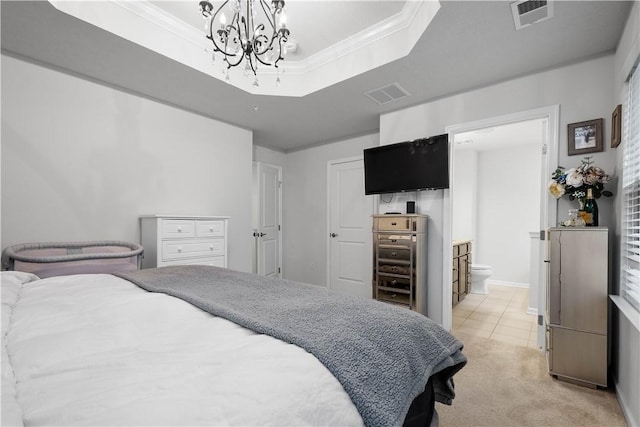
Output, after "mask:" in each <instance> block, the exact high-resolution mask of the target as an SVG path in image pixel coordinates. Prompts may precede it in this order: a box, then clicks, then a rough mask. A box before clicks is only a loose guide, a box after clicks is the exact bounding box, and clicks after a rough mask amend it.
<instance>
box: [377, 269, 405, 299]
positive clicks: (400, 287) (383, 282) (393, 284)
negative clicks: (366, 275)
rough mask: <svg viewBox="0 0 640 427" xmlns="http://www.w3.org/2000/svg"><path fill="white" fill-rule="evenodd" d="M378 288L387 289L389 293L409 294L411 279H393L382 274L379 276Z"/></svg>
mask: <svg viewBox="0 0 640 427" xmlns="http://www.w3.org/2000/svg"><path fill="white" fill-rule="evenodd" d="M378 287H379V288H386V289H387V290H388V291H398V292H404V293H407V294H408V293H409V291H410V290H411V279H410V278H408V277H405V278H403V277H393V276H385V275H384V274H380V275H379V276H378Z"/></svg>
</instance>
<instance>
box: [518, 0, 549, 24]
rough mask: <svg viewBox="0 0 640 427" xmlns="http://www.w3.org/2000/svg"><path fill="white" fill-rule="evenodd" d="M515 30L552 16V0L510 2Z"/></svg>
mask: <svg viewBox="0 0 640 427" xmlns="http://www.w3.org/2000/svg"><path fill="white" fill-rule="evenodd" d="M511 12H512V13H513V21H514V22H515V24H516V30H519V29H521V28H524V27H528V26H529V25H533V24H537V23H538V22H542V21H544V20H546V19H549V18H552V17H553V2H551V1H537V0H522V1H517V2H515V3H511Z"/></svg>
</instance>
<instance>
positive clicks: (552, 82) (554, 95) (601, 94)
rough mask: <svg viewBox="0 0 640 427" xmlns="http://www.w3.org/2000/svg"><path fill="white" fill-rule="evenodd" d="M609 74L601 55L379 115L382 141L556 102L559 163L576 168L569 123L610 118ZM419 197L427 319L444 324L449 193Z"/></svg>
mask: <svg viewBox="0 0 640 427" xmlns="http://www.w3.org/2000/svg"><path fill="white" fill-rule="evenodd" d="M612 73H613V55H609V56H603V57H599V58H594V59H591V60H589V61H585V62H582V63H579V64H573V65H569V66H565V67H561V68H558V69H554V70H549V71H544V72H541V73H536V74H532V75H530V76H525V77H521V78H517V79H514V80H510V81H507V82H503V83H499V84H495V85H492V86H487V87H483V88H480V89H477V90H472V91H469V92H465V93H461V94H458V95H454V96H451V97H447V98H443V99H439V100H437V101H434V102H429V103H425V104H420V105H417V106H414V107H411V108H407V109H404V110H399V111H395V112H391V113H388V114H383V115H382V116H381V117H380V142H381V144H390V143H394V142H398V141H404V140H409V139H415V138H420V137H424V136H429V135H438V134H442V133H444V130H445V129H446V127H447V126H451V125H456V124H460V123H466V122H472V121H476V120H480V119H486V118H490V117H497V116H502V115H506V114H511V113H514V112H520V111H526V110H531V109H536V108H540V107H544V106H550V105H555V104H559V105H560V124H559V126H560V132H559V135H560V139H559V161H560V164H561V165H563V166H567V167H569V166H574V165H577V164H579V161H580V159H579V158H577V157H571V158H569V156H568V155H567V132H566V129H567V124H569V123H574V122H579V121H583V120H589V119H594V118H599V117H603V118H608V117H611V111H612V110H613V106H614V104H613V96H612V94H613V85H612V80H613V79H612ZM585 88H588V90H585ZM609 121H610V120H608V119H605V129H604V135H605V140H606V139H607V135H610V131H611V130H610V123H609ZM605 146H606V148H605V151H604V152H603V153H596V154H594V156H593V160H594V161H595V162H596V164H597V165H598V166H601V167H603V168H604V169H605V170H607V171H611V170H612V169H614V168H613V166H614V164H615V156H614V155H613V154H612V153H611V148H609V147H608V144H605ZM423 193H424V194H422V195H421V198H420V202H419V203H420V205H419V209H420V210H421V212H423V213H427V214H428V215H429V216H430V217H431V221H430V223H429V227H430V229H429V236H430V237H429V239H430V242H429V277H428V280H429V317H431V318H432V319H434V320H436V321H438V322H441V323H442V321H443V311H442V310H443V307H442V301H443V288H444V285H443V283H442V281H443V269H442V266H443V265H444V260H443V258H442V252H443V248H444V246H443V244H444V243H443V241H442V236H443V234H444V232H445V230H444V224H445V222H446V223H449V219H446V220H445V218H443V209H444V204H445V203H447V199H448V197H449V194H448V193H449V192H448V190H443V191H437V192H423ZM505 198H506V196H505ZM601 200H602V199H601ZM558 205H559V212H561V213H564V212H567V210H568V208H569V206H570V204H569V202H568V201H564V200H562V201H560V202H559V204H558ZM599 207H600V222H601V223H602V225H612V224H614V225H615V215H614V214H613V211H612V209H613V203H612V202H611V201H602V202H599ZM447 245H449V243H447Z"/></svg>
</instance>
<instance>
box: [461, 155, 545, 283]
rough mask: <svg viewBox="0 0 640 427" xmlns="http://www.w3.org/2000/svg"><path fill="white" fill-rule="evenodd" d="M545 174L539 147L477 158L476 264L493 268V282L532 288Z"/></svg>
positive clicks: (474, 259) (474, 255) (474, 248)
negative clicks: (533, 246)
mask: <svg viewBox="0 0 640 427" xmlns="http://www.w3.org/2000/svg"><path fill="white" fill-rule="evenodd" d="M540 170H541V166H540V145H538V144H527V145H518V146H511V147H503V148H500V149H496V150H490V151H481V152H480V153H479V154H478V173H477V188H478V194H477V199H476V200H477V211H476V212H477V218H476V221H477V241H476V244H475V246H474V247H473V248H472V250H473V262H474V263H477V264H486V265H490V266H491V267H492V269H493V276H492V277H491V279H490V280H492V281H497V282H504V284H512V285H519V286H529V267H530V266H529V262H530V256H529V255H530V251H531V238H530V237H529V232H531V231H535V230H537V229H538V228H539V227H540V185H539V183H540ZM456 193H457V189H456V190H454V194H456ZM456 197H457V195H454V199H455V198H456Z"/></svg>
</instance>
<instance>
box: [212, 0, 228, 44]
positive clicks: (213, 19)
mask: <svg viewBox="0 0 640 427" xmlns="http://www.w3.org/2000/svg"><path fill="white" fill-rule="evenodd" d="M227 3H229V0H225V1H224V3H222V5H221V6H220V7H219V8H218V9H217V10H216V11H215V13H214V14H213V15H212V16H211V20H210V21H209V34H210V35H211V37H209V36H207V38H208V39H209V40H211V42H212V43H213V50H214V52H222V54H223V55H225V56H227V55H228V53H227V52H226V46H227V42H228V40H229V31H228V29H227V28H228V27H227V28H224V29H221V30H218V31H217V33H218V36H220V37H221V35H220V32H221V31H223V30H224V32H226V34H227V35H226V37H225V39H226V41H225V43H224V44H225V48H224V49H223V48H221V47H220V46H219V45H218V43H216V38H215V37H214V36H213V24H214V22H215V19H216V17H217V16H218V14H219V13H220V12H221V11H222V9H223V8H224V7H225V6H226V5H227Z"/></svg>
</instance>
